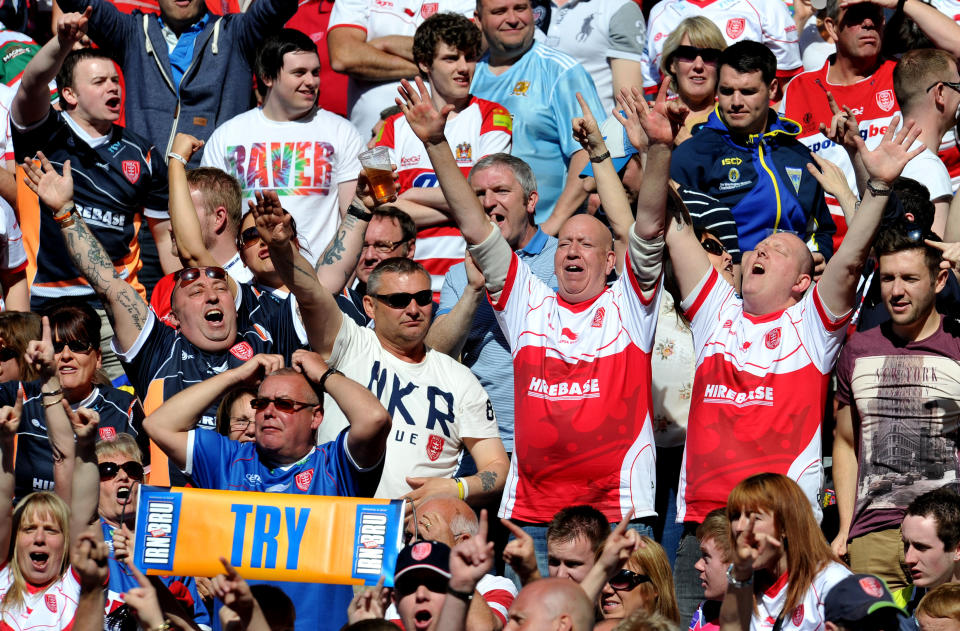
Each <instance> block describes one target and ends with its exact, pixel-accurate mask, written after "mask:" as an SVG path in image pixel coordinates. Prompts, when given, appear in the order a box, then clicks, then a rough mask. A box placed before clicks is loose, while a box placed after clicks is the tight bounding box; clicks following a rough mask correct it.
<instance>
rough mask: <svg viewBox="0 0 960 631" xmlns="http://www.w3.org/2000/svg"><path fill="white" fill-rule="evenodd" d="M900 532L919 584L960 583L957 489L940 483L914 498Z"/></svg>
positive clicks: (909, 566)
mask: <svg viewBox="0 0 960 631" xmlns="http://www.w3.org/2000/svg"><path fill="white" fill-rule="evenodd" d="M900 533H901V535H902V537H903V557H904V562H905V563H906V565H907V569H908V570H909V572H910V579H911V581H912V582H913V584H914V585H915V586H916V587H920V588H923V589H931V588H933V587H938V586H940V585H943V584H944V583H960V496H958V495H957V492H956V491H955V490H953V489H951V488H948V487H941V488H939V489H935V490H933V491H930V492H928V493H924V494H923V495H921V496H920V497H918V498H916V499H915V500H913V501H912V502H911V503H910V505H909V506H908V507H907V514H906V516H905V517H904V518H903V524H902V525H901V526H900Z"/></svg>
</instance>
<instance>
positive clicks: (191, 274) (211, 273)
mask: <svg viewBox="0 0 960 631" xmlns="http://www.w3.org/2000/svg"><path fill="white" fill-rule="evenodd" d="M201 274H203V275H204V276H206V277H207V278H212V279H213V280H226V279H227V272H226V270H224V269H223V268H222V267H185V268H183V269H179V270H177V271H175V272H174V273H173V280H175V281H179V282H180V286H181V287H186V286H187V285H189V284H190V283H192V282H194V281H195V280H197V279H198V278H200V275H201Z"/></svg>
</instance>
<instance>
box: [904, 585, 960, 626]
mask: <svg viewBox="0 0 960 631" xmlns="http://www.w3.org/2000/svg"><path fill="white" fill-rule="evenodd" d="M915 615H916V618H917V622H918V623H919V624H920V631H956V629H957V628H958V627H960V585H958V584H956V583H944V584H943V585H940V586H938V587H934V588H933V589H931V590H930V591H929V592H927V593H926V595H925V596H924V597H923V599H922V600H920V604H919V605H917V611H916V612H915Z"/></svg>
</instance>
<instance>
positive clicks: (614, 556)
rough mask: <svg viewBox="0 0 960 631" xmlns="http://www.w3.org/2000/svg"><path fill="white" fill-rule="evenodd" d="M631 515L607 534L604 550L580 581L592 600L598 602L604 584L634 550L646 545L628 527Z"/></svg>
mask: <svg viewBox="0 0 960 631" xmlns="http://www.w3.org/2000/svg"><path fill="white" fill-rule="evenodd" d="M631 517H633V512H632V511H631V512H630V513H629V514H627V516H626V517H624V518H623V519H622V520H621V521H620V523H619V524H617V527H616V528H614V529H613V531H611V533H610V534H609V535H607V538H606V540H605V541H604V543H603V552H602V553H601V554H600V556H599V558H597V561H596V563H594V564H593V567H592V568H590V571H589V572H587V575H586V576H585V577H584V579H583V582H581V583H580V587H581V588H582V589H583V591H584V593H585V594H586V595H587V598H589V599H590V602H596V600H597V598H598V597H599V596H600V592H601V591H603V586H604V585H605V584H606V583H607V581H609V580H610V578H611V577H612V576H613V575H614V574H616V572H617V570H619V569H620V568H621V567H623V564H624V563H626V562H627V560H628V559H629V558H630V555H631V554H633V551H634V550H636V549H637V548H638V547H642V546H645V545H646V544H644V543H643V540H642V539H640V536H639V535H638V534H637V533H636V532H635V531H633V530H628V529H627V526H629V525H630V518H631Z"/></svg>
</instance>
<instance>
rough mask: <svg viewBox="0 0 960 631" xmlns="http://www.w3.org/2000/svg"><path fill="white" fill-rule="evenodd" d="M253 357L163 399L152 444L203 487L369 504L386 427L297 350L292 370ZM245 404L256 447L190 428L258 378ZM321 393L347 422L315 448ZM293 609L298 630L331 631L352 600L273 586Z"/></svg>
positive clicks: (362, 394) (334, 374) (355, 387)
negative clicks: (251, 418)
mask: <svg viewBox="0 0 960 631" xmlns="http://www.w3.org/2000/svg"><path fill="white" fill-rule="evenodd" d="M282 365H283V359H282V358H281V357H280V356H277V355H265V354H261V355H255V356H253V357H252V358H250V359H249V360H248V361H247V362H245V363H244V364H242V365H240V366H239V367H237V368H234V369H232V370H227V371H225V372H223V373H221V374H219V375H216V376H214V377H210V378H209V379H206V380H205V381H202V382H200V383H198V384H196V385H194V386H192V387H190V388H187V389H186V390H183V391H182V392H179V393H178V394H176V395H175V396H173V397H171V398H170V399H169V400H167V402H166V403H164V404H163V405H162V406H160V408H159V409H158V410H157V411H156V412H154V413H153V414H152V415H150V417H149V419H148V420H146V421H145V422H144V429H146V431H147V434H149V436H150V438H151V439H152V440H153V441H154V442H155V443H156V444H157V445H158V446H159V447H160V449H162V450H163V451H164V453H165V454H166V455H167V457H168V458H169V459H170V460H171V462H173V463H174V464H175V465H176V466H177V467H179V468H180V469H182V470H184V471H186V473H187V474H189V475H190V476H191V477H192V479H193V481H194V483H196V485H197V486H199V487H201V488H208V489H224V490H234V491H259V492H266V493H295V494H300V495H332V496H340V497H369V496H370V495H371V494H372V493H373V491H374V490H375V489H376V487H377V484H378V483H379V482H380V471H381V469H382V465H383V454H384V452H385V450H386V440H387V434H388V433H389V431H390V427H391V418H390V415H389V414H387V411H386V410H385V409H384V407H383V406H382V405H381V404H380V401H378V400H377V398H376V397H375V396H374V395H373V394H372V393H371V392H370V391H369V390H367V389H366V388H364V387H363V386H362V385H360V384H359V383H357V382H355V381H352V380H350V379H347V378H346V377H344V376H343V375H342V374H341V373H340V372H339V371H337V370H333V369H331V368H329V367H328V366H327V364H326V363H325V362H324V361H323V360H322V359H321V357H320V356H319V355H318V354H316V353H312V352H309V351H305V350H299V351H297V352H295V353H294V354H293V358H292V367H291V368H282ZM264 375H265V378H263V381H262V383H260V386H259V389H258V391H257V397H256V398H255V399H253V401H252V402H251V405H252V406H253V408H254V409H255V410H256V416H255V423H256V442H255V443H239V442H236V441H232V440H229V439H227V438H226V437H224V436H221V435H220V434H218V433H216V432H209V431H202V430H201V431H197V430H196V429H195V426H196V424H197V421H198V419H199V417H200V415H201V414H203V411H204V410H205V409H206V408H207V406H209V404H210V402H211V401H214V400H217V399H219V398H220V397H221V396H223V394H224V393H225V392H226V391H227V390H229V389H230V388H232V387H234V386H238V385H240V384H244V383H251V382H255V381H257V380H258V379H259V378H261V377H264ZM323 392H326V393H327V394H329V395H330V396H331V397H332V398H333V400H334V401H335V402H336V404H337V405H338V406H339V407H340V409H341V410H342V411H343V413H344V415H345V416H346V418H347V420H348V421H349V423H350V426H349V428H348V429H346V430H344V431H343V432H341V433H340V434H339V435H338V436H337V438H336V440H333V441H331V442H328V443H324V444H322V445H319V446H316V447H315V446H314V445H315V440H316V430H317V428H318V427H319V426H320V423H321V422H322V421H323V398H322V394H323ZM277 585H278V586H279V587H280V588H281V589H283V591H284V592H286V594H287V595H288V596H290V599H291V600H292V601H293V602H294V603H295V604H296V607H297V622H296V629H297V631H306V630H308V629H309V630H310V631H315V630H316V629H339V628H340V626H341V625H342V624H343V623H344V622H346V615H347V606H348V605H349V604H350V599H351V598H352V595H353V591H352V589H351V588H350V587H349V586H345V585H321V584H316V583H278V584H277Z"/></svg>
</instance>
